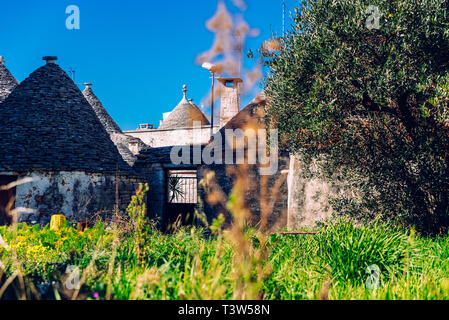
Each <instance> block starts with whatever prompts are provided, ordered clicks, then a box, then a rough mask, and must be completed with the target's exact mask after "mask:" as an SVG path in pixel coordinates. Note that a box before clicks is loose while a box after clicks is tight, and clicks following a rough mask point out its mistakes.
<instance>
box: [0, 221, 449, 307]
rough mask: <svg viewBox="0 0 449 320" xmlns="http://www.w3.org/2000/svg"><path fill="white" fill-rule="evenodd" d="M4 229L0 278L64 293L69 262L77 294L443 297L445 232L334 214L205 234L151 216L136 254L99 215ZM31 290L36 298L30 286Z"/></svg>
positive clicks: (446, 285) (130, 237)
mask: <svg viewBox="0 0 449 320" xmlns="http://www.w3.org/2000/svg"><path fill="white" fill-rule="evenodd" d="M0 233H1V235H2V237H3V238H4V239H5V241H6V242H7V243H8V244H9V245H10V246H11V248H12V249H13V250H12V251H7V250H5V249H0V260H1V261H2V263H3V264H4V265H5V267H6V271H5V272H4V274H3V278H2V282H3V283H4V282H5V280H6V279H7V278H8V277H9V276H10V275H11V274H13V272H14V271H16V270H20V274H21V275H22V276H23V277H24V278H25V279H27V280H29V281H28V282H31V283H33V284H35V285H37V284H39V283H41V282H51V281H56V282H60V286H59V287H58V288H59V289H58V290H59V292H60V295H61V296H62V297H63V298H64V297H65V298H70V297H71V294H72V293H73V292H69V293H67V292H65V290H64V286H63V283H64V280H63V277H64V271H65V269H66V267H67V265H77V266H79V267H80V269H81V270H82V272H83V273H82V275H83V276H84V277H85V278H84V279H82V282H83V285H82V287H81V290H80V293H79V295H78V298H81V299H91V298H92V297H93V295H94V293H98V295H99V298H100V299H106V298H110V299H235V298H243V299H254V298H261V299H287V300H290V299H447V298H448V297H449V240H448V239H449V238H448V237H437V238H423V237H420V236H418V235H416V234H415V233H414V232H413V231H404V230H400V229H397V228H395V227H393V226H389V225H385V224H381V223H378V222H374V223H372V224H371V225H369V226H362V227H355V226H354V225H353V224H351V223H349V222H344V221H339V222H336V223H334V224H328V225H326V226H324V227H323V228H322V229H321V230H320V232H319V234H318V235H302V236H295V235H281V234H271V235H269V236H268V237H266V236H265V235H263V234H260V233H258V232H256V231H255V230H253V229H250V228H246V229H245V230H244V232H243V234H242V235H241V236H242V237H241V238H240V240H239V241H236V237H238V236H236V235H235V234H234V233H233V232H232V231H224V232H222V233H220V234H216V235H214V236H208V237H206V236H205V235H204V234H203V231H202V230H201V229H196V228H190V229H182V230H180V231H178V232H177V233H175V234H173V235H166V234H162V233H160V232H159V231H157V230H155V229H154V228H152V227H150V226H148V227H146V228H145V230H144V231H142V234H141V235H140V238H141V239H143V240H142V241H141V242H140V247H141V256H142V257H141V259H139V258H138V256H137V250H136V246H137V245H138V244H136V235H135V234H134V233H133V232H132V230H124V229H123V230H122V229H120V228H117V227H108V228H106V227H105V226H104V225H103V223H98V224H97V225H96V226H95V227H94V228H92V229H88V230H87V231H86V232H80V231H78V230H77V229H75V228H72V227H70V226H68V225H67V226H66V227H65V228H64V229H62V230H60V231H52V230H49V229H48V227H45V228H43V229H42V230H40V229H39V227H37V226H35V227H29V226H26V225H19V226H18V227H17V228H13V227H10V228H7V227H0ZM52 263H56V264H52ZM371 265H377V266H378V267H379V268H380V270H381V276H380V283H379V287H378V288H377V289H375V290H369V289H367V288H366V286H365V282H366V279H367V277H368V276H369V275H368V274H367V273H366V270H367V268H368V267H369V266H371ZM0 273H1V272H0ZM82 278H83V277H82ZM3 283H2V284H3ZM0 287H1V285H0ZM5 294H6V293H5ZM27 297H28V298H33V294H32V293H31V291H29V292H28V291H27ZM52 297H53V296H52ZM52 297H50V298H52ZM4 298H5V297H4ZM8 298H11V297H8Z"/></svg>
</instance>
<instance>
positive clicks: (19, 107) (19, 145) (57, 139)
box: [0, 57, 142, 223]
mask: <svg viewBox="0 0 449 320" xmlns="http://www.w3.org/2000/svg"><path fill="white" fill-rule="evenodd" d="M56 59H57V58H56V57H45V58H44V60H46V61H47V64H46V65H44V66H43V67H40V68H39V69H37V70H36V71H34V72H33V73H32V74H31V75H30V76H29V77H28V78H27V79H25V80H24V81H23V82H22V83H20V84H19V85H18V86H17V87H16V88H15V89H14V90H13V91H12V92H11V93H10V94H9V95H8V96H7V98H6V99H5V100H4V101H3V102H2V103H1V104H0V114H1V115H2V116H1V117H0V146H1V150H2V152H1V153H0V185H6V184H10V183H14V182H16V183H17V186H16V187H15V188H14V189H13V190H12V192H11V191H10V193H9V194H7V195H6V196H5V194H4V193H3V196H2V198H1V201H2V203H0V216H1V217H0V219H2V220H3V221H1V222H3V223H5V220H8V219H10V218H11V217H9V216H8V215H7V214H6V211H9V212H10V211H11V210H12V209H14V208H16V209H17V212H18V213H19V220H20V221H26V222H43V223H47V222H49V220H50V216H51V215H53V214H64V215H66V216H67V217H68V218H70V219H71V220H72V221H83V220H84V219H86V218H88V217H89V216H91V215H93V214H95V213H101V214H110V213H112V212H113V211H114V210H115V209H117V207H118V209H120V210H124V209H125V208H126V206H127V205H128V203H129V201H130V198H131V195H132V194H134V192H135V189H136V188H137V183H138V182H139V181H142V180H141V179H139V177H138V175H137V174H136V173H135V172H134V170H133V169H132V168H131V166H130V165H129V164H128V163H126V162H125V161H124V160H123V158H122V156H121V155H120V153H119V151H118V150H117V147H116V146H115V145H114V143H113V142H112V140H111V139H110V136H109V134H108V132H107V131H106V129H105V127H104V126H103V124H102V123H101V121H100V120H99V118H98V117H97V115H96V113H95V112H94V110H93V108H92V106H91V105H90V104H89V103H88V102H87V100H86V98H85V97H84V96H83V94H82V93H81V91H80V90H79V89H78V87H77V86H76V85H75V83H74V82H73V81H72V80H71V79H70V78H69V77H68V75H67V74H66V73H65V72H64V71H63V70H62V69H61V68H60V67H59V66H58V65H56V64H55V60H56ZM1 70H2V72H3V73H5V71H4V69H1ZM2 79H3V76H2ZM2 90H3V92H4V91H6V90H5V89H4V88H2ZM117 191H118V192H117ZM5 207H8V208H7V209H8V210H6V209H5ZM6 222H8V221H6Z"/></svg>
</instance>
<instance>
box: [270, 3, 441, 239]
mask: <svg viewBox="0 0 449 320" xmlns="http://www.w3.org/2000/svg"><path fill="white" fill-rule="evenodd" d="M281 47H282V49H281V50H280V51H279V52H277V53H276V54H273V55H272V56H271V57H270V59H269V60H268V61H267V64H268V66H269V68H270V72H269V73H268V75H267V78H266V84H265V87H266V89H265V92H266V94H267V96H268V98H269V107H268V110H267V122H268V124H269V125H270V126H272V127H276V128H278V129H279V131H280V133H281V141H282V142H283V143H284V144H285V146H286V147H288V148H289V149H290V150H291V151H292V152H297V153H299V154H301V155H302V159H303V161H304V162H305V163H308V162H309V161H311V160H312V159H321V160H322V162H321V163H322V168H321V169H322V171H321V172H322V174H323V175H325V177H326V178H327V179H329V180H330V181H335V180H336V179H341V180H342V181H343V185H346V186H347V187H348V188H352V189H353V188H354V187H356V189H357V190H361V191H363V192H361V193H360V196H359V197H352V196H347V195H344V194H343V195H340V196H338V197H336V198H335V199H334V201H333V205H334V209H335V211H336V212H337V213H340V214H354V215H357V216H359V217H360V216H362V217H370V218H371V217H373V216H377V215H380V216H382V217H384V218H387V219H399V220H400V221H402V222H403V223H411V224H414V225H416V226H417V227H418V228H419V229H420V230H422V231H429V232H439V231H441V230H446V229H445V228H447V227H448V226H449V114H448V113H449V15H448V1H443V0H426V1H417V0H389V1H376V0H303V1H301V3H300V5H299V7H298V8H297V9H296V15H295V20H294V25H293V26H292V28H291V30H290V31H289V32H288V34H286V35H285V36H284V37H283V38H282V39H281ZM355 199H357V200H355Z"/></svg>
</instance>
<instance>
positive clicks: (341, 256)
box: [318, 220, 415, 284]
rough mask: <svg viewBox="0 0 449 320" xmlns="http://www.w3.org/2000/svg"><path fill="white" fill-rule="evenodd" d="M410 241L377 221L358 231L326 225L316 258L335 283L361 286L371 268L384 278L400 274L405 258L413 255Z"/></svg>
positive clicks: (350, 226) (346, 224)
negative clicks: (325, 266) (326, 266)
mask: <svg viewBox="0 0 449 320" xmlns="http://www.w3.org/2000/svg"><path fill="white" fill-rule="evenodd" d="M409 237H412V235H408V234H407V233H406V232H404V231H400V230H398V229H397V228H395V227H392V226H390V225H386V224H384V223H380V222H378V221H375V222H373V223H371V224H370V225H367V226H360V227H357V226H355V225H354V223H352V222H349V221H346V220H339V221H337V222H336V223H335V224H327V225H326V226H325V227H324V228H323V230H322V232H320V233H319V235H318V242H319V250H318V255H319V256H320V259H321V260H322V261H323V262H324V264H325V265H328V266H329V267H330V269H331V272H332V275H333V277H334V279H335V280H337V281H340V282H348V281H349V282H351V283H353V284H360V282H361V281H363V280H364V279H366V277H367V274H366V270H367V268H368V267H369V266H372V265H377V266H378V267H379V268H380V269H381V273H382V274H383V275H385V276H387V277H389V275H398V274H400V273H401V272H403V270H404V267H405V263H406V260H405V259H406V257H410V255H414V254H415V251H414V248H413V247H412V246H411V244H410V242H409Z"/></svg>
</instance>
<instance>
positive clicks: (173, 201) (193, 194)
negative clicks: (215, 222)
mask: <svg viewBox="0 0 449 320" xmlns="http://www.w3.org/2000/svg"><path fill="white" fill-rule="evenodd" d="M166 199H167V201H166V204H165V212H164V223H163V224H164V229H165V230H166V231H167V232H173V231H174V230H176V229H177V228H178V227H180V226H188V225H192V224H193V221H194V214H195V207H196V205H197V203H198V175H197V171H196V170H169V171H168V172H167V191H166Z"/></svg>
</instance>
